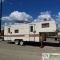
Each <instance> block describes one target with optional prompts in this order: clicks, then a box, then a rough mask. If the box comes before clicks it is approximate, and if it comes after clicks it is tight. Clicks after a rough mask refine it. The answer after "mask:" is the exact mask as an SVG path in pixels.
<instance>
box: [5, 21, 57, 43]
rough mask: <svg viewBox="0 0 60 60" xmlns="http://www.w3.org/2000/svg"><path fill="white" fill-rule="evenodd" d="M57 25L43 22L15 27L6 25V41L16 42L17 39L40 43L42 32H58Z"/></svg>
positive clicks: (52, 22)
mask: <svg viewBox="0 0 60 60" xmlns="http://www.w3.org/2000/svg"><path fill="white" fill-rule="evenodd" d="M57 29H58V27H57V24H56V22H55V21H42V22H32V23H23V24H15V25H5V27H4V40H5V41H11V42H15V40H16V39H18V40H20V39H22V40H23V41H34V42H39V33H40V32H46V33H48V32H51V33H56V32H57Z"/></svg>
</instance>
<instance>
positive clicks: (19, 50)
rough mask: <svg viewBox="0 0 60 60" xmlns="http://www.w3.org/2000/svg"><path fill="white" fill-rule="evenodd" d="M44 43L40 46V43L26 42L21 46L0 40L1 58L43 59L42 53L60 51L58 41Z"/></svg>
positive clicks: (0, 59)
mask: <svg viewBox="0 0 60 60" xmlns="http://www.w3.org/2000/svg"><path fill="white" fill-rule="evenodd" d="M50 41H51V40H50ZM53 42H54V41H53ZM44 45H45V46H44V47H43V48H40V44H39V43H26V44H25V46H20V45H15V44H14V43H11V44H9V43H7V42H5V41H0V60H42V53H60V47H59V46H58V45H59V44H58V42H54V43H44Z"/></svg>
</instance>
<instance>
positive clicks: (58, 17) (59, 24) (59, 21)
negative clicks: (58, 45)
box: [56, 12, 60, 28]
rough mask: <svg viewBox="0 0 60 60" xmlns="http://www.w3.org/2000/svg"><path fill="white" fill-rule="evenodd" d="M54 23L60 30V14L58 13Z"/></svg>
mask: <svg viewBox="0 0 60 60" xmlns="http://www.w3.org/2000/svg"><path fill="white" fill-rule="evenodd" d="M56 17H57V19H56V21H57V22H58V27H59V28H60V12H58V15H57V16H56Z"/></svg>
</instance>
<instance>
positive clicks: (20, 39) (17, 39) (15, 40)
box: [14, 39, 23, 41]
mask: <svg viewBox="0 0 60 60" xmlns="http://www.w3.org/2000/svg"><path fill="white" fill-rule="evenodd" d="M16 40H18V41H23V39H15V40H14V41H16Z"/></svg>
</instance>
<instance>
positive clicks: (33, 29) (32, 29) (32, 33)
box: [29, 24, 35, 41]
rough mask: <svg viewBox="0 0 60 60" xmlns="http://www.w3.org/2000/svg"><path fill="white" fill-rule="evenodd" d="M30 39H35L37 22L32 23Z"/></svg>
mask: <svg viewBox="0 0 60 60" xmlns="http://www.w3.org/2000/svg"><path fill="white" fill-rule="evenodd" d="M29 40H30V41H35V24H30V34H29Z"/></svg>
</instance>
